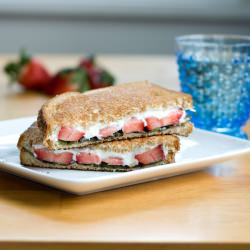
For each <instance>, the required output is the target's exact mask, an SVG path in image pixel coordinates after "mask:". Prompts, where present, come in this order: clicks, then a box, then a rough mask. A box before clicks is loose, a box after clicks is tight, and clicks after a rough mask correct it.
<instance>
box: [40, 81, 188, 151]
mask: <svg viewBox="0 0 250 250" xmlns="http://www.w3.org/2000/svg"><path fill="white" fill-rule="evenodd" d="M169 107H180V108H183V109H191V108H192V98H191V96H190V95H187V94H184V93H180V92H175V91H172V90H167V89H165V88H162V87H160V86H158V85H155V84H152V83H149V82H148V81H142V82H135V83H125V84H119V85H116V86H112V87H107V88H103V89H98V90H92V91H88V92H85V93H83V94H82V93H74V92H71V93H65V94H62V95H59V96H56V97H54V98H52V99H50V100H49V101H48V102H46V103H45V104H44V105H43V106H42V108H41V110H40V111H39V114H38V119H37V122H38V126H39V128H40V130H41V131H42V133H43V143H44V145H46V146H47V147H48V148H51V149H56V148H58V145H56V143H55V142H54V141H53V140H52V139H51V134H52V133H53V130H54V128H56V127H62V126H74V125H80V126H82V127H83V128H87V127H89V126H92V125H94V124H96V123H104V124H108V123H111V122H115V121H117V120H119V119H122V118H124V117H132V116H133V115H134V114H137V113H141V112H145V111H146V110H148V109H160V108H163V109H167V108H169ZM87 144H90V143H85V145H87Z"/></svg>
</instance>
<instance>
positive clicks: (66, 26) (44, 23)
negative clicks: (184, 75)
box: [0, 0, 250, 54]
mask: <svg viewBox="0 0 250 250" xmlns="http://www.w3.org/2000/svg"><path fill="white" fill-rule="evenodd" d="M0 20H1V21H0V33H1V46H0V53H13V52H17V51H18V50H19V48H20V47H21V46H23V47H26V48H29V50H30V51H32V52H33V53H34V52H35V53H44V52H45V53H90V52H91V53H92V52H94V53H117V54H133V53H135V54H163V53H168V54H172V53H174V37H176V36H178V35H183V34H190V33H234V34H246V35H249V34H250V0H220V1H218V0H186V1H179V0H137V1H135V0H119V1H115V0H91V1H90V0H70V1H65V0H36V1H34V0H22V1H19V0H0Z"/></svg>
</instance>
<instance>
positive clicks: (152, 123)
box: [145, 117, 162, 130]
mask: <svg viewBox="0 0 250 250" xmlns="http://www.w3.org/2000/svg"><path fill="white" fill-rule="evenodd" d="M145 120H146V122H147V128H148V130H153V129H155V128H160V127H161V126H162V125H161V120H160V119H158V118H156V117H148V118H146V119H145Z"/></svg>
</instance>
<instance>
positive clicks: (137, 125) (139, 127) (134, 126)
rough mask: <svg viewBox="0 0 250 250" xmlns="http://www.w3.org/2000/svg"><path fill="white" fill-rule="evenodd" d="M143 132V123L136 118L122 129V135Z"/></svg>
mask: <svg viewBox="0 0 250 250" xmlns="http://www.w3.org/2000/svg"><path fill="white" fill-rule="evenodd" d="M143 130H144V123H143V121H141V120H139V119H136V118H131V119H130V120H129V121H127V122H126V123H125V124H124V126H123V128H122V131H123V132H124V133H132V132H142V131H143Z"/></svg>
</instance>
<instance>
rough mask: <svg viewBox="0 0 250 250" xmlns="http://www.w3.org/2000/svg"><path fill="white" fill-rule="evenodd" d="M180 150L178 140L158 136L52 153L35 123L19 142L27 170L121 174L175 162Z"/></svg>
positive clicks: (171, 136) (22, 159)
mask: <svg viewBox="0 0 250 250" xmlns="http://www.w3.org/2000/svg"><path fill="white" fill-rule="evenodd" d="M179 147H180V144H179V139H178V137H176V136H174V135H158V136H152V137H142V138H134V139H126V140H120V141H111V142H104V143H100V144H96V145H89V146H88V147H84V148H73V149H60V150H51V149H48V148H46V147H45V146H43V144H42V133H41V131H40V130H39V128H38V127H37V125H36V123H35V124H33V125H32V126H31V127H29V128H28V129H27V130H26V131H25V132H24V133H23V134H22V135H21V136H20V138H19V141H18V148H19V150H20V161H21V163H22V164H23V165H26V166H34V167H43V168H58V169H78V170H95V171H120V172H126V171H131V170H134V169H140V168H144V167H148V166H154V165H160V164H167V163H171V162H174V157H175V153H176V152H177V151H178V150H179Z"/></svg>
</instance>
